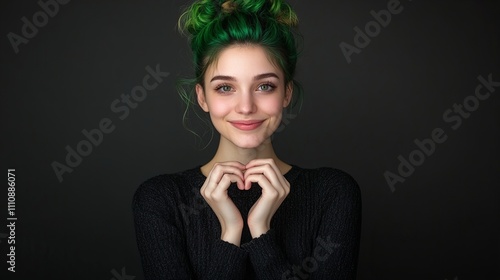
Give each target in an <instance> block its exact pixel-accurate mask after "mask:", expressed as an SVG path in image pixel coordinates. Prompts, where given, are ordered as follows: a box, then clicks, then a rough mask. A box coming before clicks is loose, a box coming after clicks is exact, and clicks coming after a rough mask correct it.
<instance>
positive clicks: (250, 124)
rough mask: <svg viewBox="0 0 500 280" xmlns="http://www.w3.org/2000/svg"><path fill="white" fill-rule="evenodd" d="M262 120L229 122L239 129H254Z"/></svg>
mask: <svg viewBox="0 0 500 280" xmlns="http://www.w3.org/2000/svg"><path fill="white" fill-rule="evenodd" d="M263 122H264V121H241V122H230V123H231V124H232V125H233V126H234V127H236V128H238V129H240V130H254V129H256V128H257V127H259V126H260V125H261V124H262V123H263Z"/></svg>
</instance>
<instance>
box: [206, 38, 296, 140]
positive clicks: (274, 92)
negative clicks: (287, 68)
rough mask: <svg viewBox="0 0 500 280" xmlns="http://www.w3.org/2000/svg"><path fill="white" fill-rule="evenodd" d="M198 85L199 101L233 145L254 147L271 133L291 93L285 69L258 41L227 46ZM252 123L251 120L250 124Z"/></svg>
mask: <svg viewBox="0 0 500 280" xmlns="http://www.w3.org/2000/svg"><path fill="white" fill-rule="evenodd" d="M204 82H205V88H202V86H201V85H200V84H198V85H196V94H197V97H198V103H199V104H200V106H201V108H202V109H203V110H204V111H205V112H209V114H210V118H211V120H212V123H213V125H214V127H215V128H216V129H217V131H218V132H219V133H220V134H221V137H225V138H226V139H227V140H229V141H231V142H232V143H233V144H234V145H236V146H238V147H241V148H255V147H258V146H259V145H260V144H261V143H263V142H264V141H265V140H266V139H268V138H269V137H271V135H272V134H273V133H274V131H275V130H276V129H277V128H278V127H279V125H280V123H281V113H282V110H283V108H284V107H286V106H288V104H289V103H290V99H291V96H292V84H291V83H289V84H288V86H287V87H285V82H284V75H283V71H281V69H280V68H279V67H277V66H275V65H274V64H273V63H271V61H270V60H269V58H268V56H267V55H266V52H265V50H264V49H263V48H262V47H260V46H257V45H232V46H229V47H227V48H226V49H224V50H223V51H222V52H221V53H220V54H219V57H218V60H216V61H215V62H214V63H212V65H210V66H209V67H208V68H207V71H206V73H205V77H204ZM247 123H250V124H247Z"/></svg>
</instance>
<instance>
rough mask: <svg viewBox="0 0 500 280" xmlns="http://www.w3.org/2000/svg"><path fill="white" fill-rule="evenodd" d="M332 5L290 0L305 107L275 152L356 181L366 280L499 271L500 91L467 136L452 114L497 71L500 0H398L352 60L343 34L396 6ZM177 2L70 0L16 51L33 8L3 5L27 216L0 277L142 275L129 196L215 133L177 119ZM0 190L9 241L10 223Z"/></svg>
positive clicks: (6, 85)
mask: <svg viewBox="0 0 500 280" xmlns="http://www.w3.org/2000/svg"><path fill="white" fill-rule="evenodd" d="M332 2H333V3H332ZM332 2H328V3H326V1H325V3H323V2H322V3H319V2H317V1H307V2H306V1H297V0H295V1H291V4H292V5H293V7H294V8H295V9H296V11H297V13H298V16H299V20H300V30H301V32H302V34H303V36H304V48H303V54H302V56H301V59H300V62H299V65H298V76H297V78H298V80H299V81H301V82H302V84H303V86H304V88H305V100H304V106H303V110H302V111H301V112H300V114H298V115H297V116H296V117H295V118H292V119H290V122H289V123H288V124H287V125H286V126H285V127H284V129H283V131H281V132H279V133H277V134H276V136H275V138H274V141H275V149H276V151H277V154H278V155H279V156H280V157H282V159H283V160H285V161H287V162H289V163H293V164H297V165H299V166H302V167H310V168H313V167H320V166H331V167H336V168H340V169H342V170H345V171H347V172H348V173H350V174H351V175H352V176H353V177H354V178H355V179H356V180H357V181H358V183H359V185H360V187H361V191H362V195H363V228H362V239H361V250H360V257H359V269H358V279H454V278H455V277H456V279H500V271H499V270H498V264H499V263H500V262H499V261H500V240H499V236H500V231H499V227H498V222H499V220H500V219H499V218H500V215H499V214H500V209H499V208H500V206H499V205H500V203H499V202H500V191H499V188H498V187H499V186H500V184H499V181H500V172H499V171H500V161H499V156H500V151H499V147H498V143H500V141H499V140H500V133H499V132H500V131H499V120H500V118H499V110H498V109H499V108H500V107H499V105H500V98H499V97H498V96H497V95H498V94H499V93H500V88H496V91H495V92H494V93H492V94H491V96H490V97H489V98H488V99H487V100H484V101H480V104H479V107H478V108H477V110H475V111H474V112H472V113H471V115H470V117H469V118H467V119H463V122H462V125H461V126H460V127H459V128H458V129H456V130H453V129H452V128H451V124H450V123H447V122H445V121H444V119H443V113H444V112H445V111H446V110H447V109H449V108H452V106H453V104H454V103H457V104H461V103H463V101H464V98H466V97H467V96H469V95H473V94H474V90H475V88H476V85H478V83H479V82H478V80H477V77H478V76H479V75H482V76H483V77H487V76H488V75H489V74H492V77H493V80H495V81H500V69H499V52H498V49H499V42H500V40H499V35H498V34H499V32H498V26H500V25H499V19H498V14H499V12H500V9H499V8H498V6H499V5H498V4H497V3H498V1H472V0H471V1H439V3H436V2H438V1H409V0H405V1H401V5H402V6H403V10H402V12H401V13H399V14H397V15H393V16H392V19H391V22H390V23H389V25H388V26H387V27H385V28H382V30H381V31H380V34H378V36H376V37H374V38H372V40H371V42H370V44H369V45H368V46H367V47H366V48H364V49H362V51H361V53H359V54H354V55H353V56H352V62H351V63H350V64H349V63H347V61H346V59H345V58H344V56H343V54H342V52H341V50H340V48H339V44H340V43H341V42H343V41H344V42H346V43H349V44H353V38H354V34H355V32H354V30H353V28H354V27H355V26H359V27H361V28H362V29H363V28H364V26H365V24H366V23H367V22H369V21H371V20H373V18H372V16H371V15H370V11H371V10H375V11H379V10H381V9H386V7H387V3H388V2H389V1H386V0H384V1H378V0H377V1H332ZM185 3H187V2H186V1H71V2H69V3H68V4H66V5H61V6H60V7H59V8H60V10H59V12H58V13H57V15H55V16H54V17H53V18H49V20H48V23H47V24H46V25H45V26H43V27H41V28H39V30H38V33H37V35H36V36H35V37H33V38H31V39H29V42H28V43H27V44H21V45H20V46H19V53H17V54H16V53H15V52H14V50H13V48H12V46H11V44H10V43H9V40H8V38H7V34H8V33H9V32H14V33H16V34H18V35H20V34H21V28H22V25H23V23H22V21H21V18H22V17H23V16H26V17H27V18H28V19H30V20H31V19H32V17H33V14H34V13H35V12H37V11H39V10H41V8H40V6H39V5H38V4H37V2H36V1H13V0H11V1H4V2H2V8H1V12H0V13H1V20H2V23H1V26H0V30H1V32H0V34H1V35H2V36H3V39H2V40H1V41H0V48H1V69H2V73H1V76H0V81H1V92H2V101H1V114H2V122H3V125H2V136H1V140H0V141H1V147H2V151H1V158H2V160H1V168H2V170H3V172H5V171H6V170H7V168H16V175H17V193H16V195H17V196H16V198H17V217H18V222H17V228H16V238H17V239H16V240H17V251H16V254H17V258H16V260H17V262H16V269H17V271H18V272H16V274H15V275H16V276H17V277H12V276H13V275H12V274H7V275H8V276H9V277H10V278H3V276H2V279H106V280H108V279H113V278H115V279H117V278H116V277H114V274H113V271H115V272H118V273H121V271H122V268H125V271H126V274H127V275H133V276H135V279H143V277H142V271H141V266H140V260H139V255H138V251H137V247H136V243H135V235H134V226H133V219H132V212H131V199H132V196H133V194H134V191H135V189H136V188H137V186H138V185H139V184H140V183H141V182H143V181H144V180H146V179H148V178H150V177H152V176H154V175H157V174H161V173H170V172H177V171H181V170H184V169H187V168H191V167H193V166H195V165H198V164H202V163H205V162H207V161H208V160H209V159H210V158H211V156H212V155H213V154H214V152H215V148H216V144H217V143H218V141H217V140H218V139H214V140H213V141H212V144H211V145H210V146H209V147H208V148H207V149H206V150H205V151H198V150H197V149H196V146H195V138H194V137H193V136H192V135H191V134H190V133H189V132H187V131H186V130H184V128H183V127H182V124H181V118H182V113H183V110H184V108H183V106H182V104H181V101H180V99H179V98H178V95H177V93H176V91H175V87H174V86H175V81H176V80H177V79H178V78H181V77H189V76H190V75H191V73H192V72H191V54H190V51H189V48H188V44H187V42H186V40H185V38H183V37H181V36H180V35H179V34H178V32H177V31H176V29H175V28H176V27H175V25H176V22H177V19H178V16H179V13H180V10H181V5H183V4H185ZM156 64H160V68H161V70H162V71H165V72H169V73H170V76H169V77H167V78H166V79H165V80H164V81H163V82H162V83H161V84H160V85H159V86H158V87H157V88H156V89H155V90H153V91H151V92H149V94H148V96H147V98H146V99H145V100H144V101H143V102H141V103H139V105H138V107H137V108H135V109H132V110H131V111H130V115H129V116H128V117H127V118H126V119H124V120H120V119H119V118H118V114H116V113H113V112H112V111H111V110H110V104H111V103H112V102H113V100H115V99H117V98H119V97H120V95H121V94H124V93H125V94H130V91H131V89H132V88H133V87H134V86H136V85H138V84H141V81H142V78H143V77H144V75H146V74H147V72H146V71H145V67H146V66H147V65H150V66H151V67H153V68H154V67H155V65H156ZM483 90H484V89H483ZM102 118H110V119H111V120H112V121H113V124H114V125H115V126H116V128H115V130H114V131H113V132H112V133H110V134H106V135H104V139H103V142H102V143H101V144H100V145H99V146H97V147H94V149H93V151H92V153H91V154H90V155H89V156H87V157H84V158H83V161H82V162H81V164H80V165H79V166H77V167H76V168H74V171H73V172H72V173H66V174H64V175H63V178H64V180H63V182H59V181H58V179H57V177H56V176H55V173H54V171H53V169H52V167H51V163H52V162H53V161H58V162H60V163H64V161H65V159H64V158H65V156H66V150H65V146H66V145H70V146H71V147H73V148H75V146H76V144H77V143H78V142H79V141H81V140H83V139H85V138H84V136H83V135H82V133H81V131H82V130H83V129H87V130H90V129H94V128H96V127H98V125H99V121H100V120H101V119H102ZM434 128H442V129H443V130H444V131H445V133H446V135H447V136H448V138H447V140H446V141H445V142H444V143H442V144H437V146H436V150H435V152H434V153H433V154H432V155H430V156H429V157H427V158H426V159H425V161H424V163H423V164H422V165H421V166H419V167H417V168H416V169H415V171H414V173H413V174H412V175H411V176H409V177H408V178H407V179H406V180H405V182H403V183H398V184H396V186H395V188H396V190H395V191H394V192H392V191H391V189H390V188H389V186H388V184H387V182H386V180H385V179H384V176H383V174H384V172H385V171H386V170H388V171H391V172H397V167H398V164H399V160H398V159H397V157H398V156H399V155H402V156H403V157H405V158H408V155H409V154H410V152H411V151H413V150H415V149H416V146H415V144H414V143H413V141H414V139H416V138H418V139H423V138H429V137H430V136H431V131H432V130H433V129H434ZM4 179H5V177H4ZM2 186H4V187H3V188H4V189H3V190H1V191H0V199H1V201H2V202H1V204H0V205H1V207H2V209H1V211H0V213H1V215H0V221H1V224H2V226H1V227H0V234H2V233H6V232H7V229H6V228H5V225H6V223H7V222H6V219H5V218H6V215H7V213H6V212H7V211H6V210H7V209H6V208H7V206H6V201H7V186H6V182H5V183H2ZM2 236H3V235H0V237H2ZM0 241H1V243H0V246H1V256H0V260H1V262H0V263H1V270H2V272H1V273H2V274H4V272H6V269H7V264H6V254H7V251H6V245H7V244H6V239H5V238H3V239H0ZM28 276H29V277H28ZM34 277H36V278H34ZM130 279H131V278H130Z"/></svg>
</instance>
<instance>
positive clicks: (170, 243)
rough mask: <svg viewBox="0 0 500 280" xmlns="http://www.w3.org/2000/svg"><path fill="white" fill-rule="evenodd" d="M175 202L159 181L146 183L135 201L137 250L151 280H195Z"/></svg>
mask: <svg viewBox="0 0 500 280" xmlns="http://www.w3.org/2000/svg"><path fill="white" fill-rule="evenodd" d="M160 187H163V188H162V191H164V192H166V194H165V193H163V194H162V193H160V191H159V188H160ZM172 198H173V195H171V194H169V193H168V188H166V187H165V186H164V183H163V182H160V179H159V178H158V177H155V178H153V179H150V180H148V181H146V182H144V183H143V184H142V185H141V186H139V188H138V189H137V190H136V192H135V194H134V197H133V201H132V211H133V214H134V224H135V232H136V240H137V246H138V248H139V254H140V256H141V263H142V268H143V272H144V277H145V279H147V280H160V279H162V280H165V279H172V280H173V279H193V275H192V272H191V268H190V266H189V260H188V256H187V253H186V248H185V245H184V244H186V241H185V236H184V234H183V232H182V229H181V228H179V227H178V226H177V225H179V223H178V221H176V220H178V217H176V216H175V213H177V210H176V209H175V204H174V203H173V201H172Z"/></svg>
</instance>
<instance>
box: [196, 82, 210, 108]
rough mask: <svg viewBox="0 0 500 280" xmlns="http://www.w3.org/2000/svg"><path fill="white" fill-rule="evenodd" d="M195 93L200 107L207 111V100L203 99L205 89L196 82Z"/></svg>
mask: <svg viewBox="0 0 500 280" xmlns="http://www.w3.org/2000/svg"><path fill="white" fill-rule="evenodd" d="M196 95H197V99H198V104H199V105H200V107H201V108H202V109H203V111H205V112H208V105H207V101H206V100H205V91H204V90H203V87H202V86H201V85H200V84H196Z"/></svg>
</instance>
